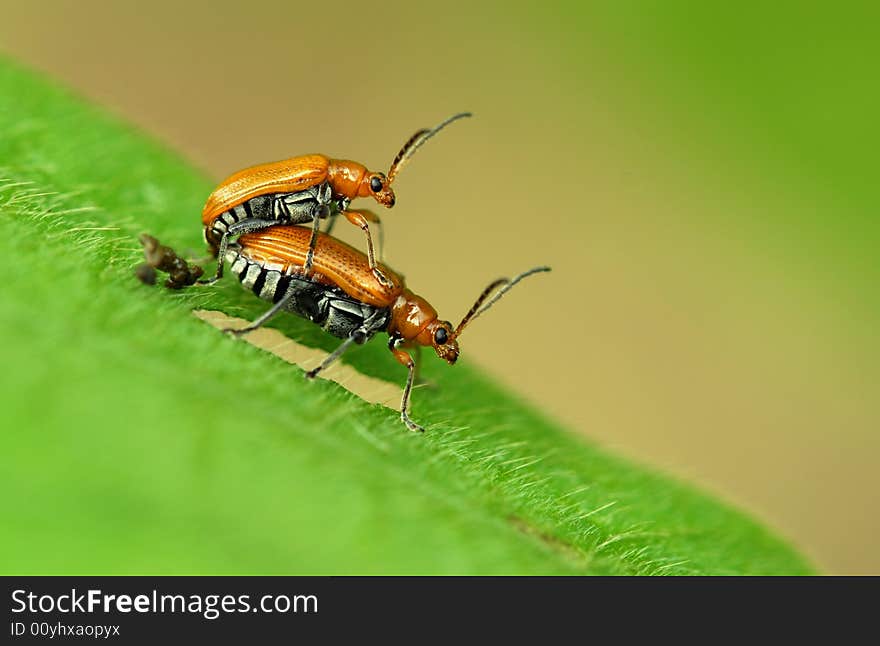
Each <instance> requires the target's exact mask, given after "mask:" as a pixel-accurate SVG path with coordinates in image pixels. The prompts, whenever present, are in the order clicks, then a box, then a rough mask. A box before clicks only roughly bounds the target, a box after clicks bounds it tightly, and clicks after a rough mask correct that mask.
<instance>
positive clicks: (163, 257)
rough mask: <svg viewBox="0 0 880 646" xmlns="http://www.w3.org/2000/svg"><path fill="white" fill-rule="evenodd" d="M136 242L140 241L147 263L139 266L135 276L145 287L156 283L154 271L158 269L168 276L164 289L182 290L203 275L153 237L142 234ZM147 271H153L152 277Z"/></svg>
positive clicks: (197, 268) (198, 268)
mask: <svg viewBox="0 0 880 646" xmlns="http://www.w3.org/2000/svg"><path fill="white" fill-rule="evenodd" d="M138 240H140V243H141V244H142V245H143V247H144V258H146V261H147V262H146V264H143V265H139V266H138V267H137V269H135V275H136V276H137V277H138V278H139V279H140V280H141V282H143V283H146V284H147V285H154V284H155V283H156V272H155V270H156V269H158V270H159V271H164V272H165V273H167V274H168V280H166V281H165V287H167V288H169V289H182V288H184V287H187V286H188V285H192V284H193V283H195V282H196V281H197V280H198V279H199V278H200V277H201V275H202V274H203V273H204V270H203V269H202V268H201V267H199V266H198V265H191V264H189V263H188V262H187V261H186V260H184V259H183V258H181V257H180V256H179V255H177V252H176V251H174V249H172V248H171V247H166V246H165V245H163V244H161V243H160V242H159V241H158V240H157V239H156V238H154V237H153V236H151V235H149V234H147V233H142V234H141V235H140V237H139V238H138ZM149 270H153V271H152V275H150V272H149Z"/></svg>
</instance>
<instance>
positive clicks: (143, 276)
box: [134, 262, 156, 285]
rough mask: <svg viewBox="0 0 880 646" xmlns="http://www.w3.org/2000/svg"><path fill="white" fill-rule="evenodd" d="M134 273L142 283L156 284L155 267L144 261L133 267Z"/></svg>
mask: <svg viewBox="0 0 880 646" xmlns="http://www.w3.org/2000/svg"><path fill="white" fill-rule="evenodd" d="M134 275H135V276H137V277H138V280H139V281H141V282H142V283H143V284H144V285H155V284H156V268H155V267H153V266H152V265H149V264H147V263H145V262H143V263H141V264H139V265H138V266H137V267H135V269H134Z"/></svg>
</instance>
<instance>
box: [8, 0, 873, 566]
mask: <svg viewBox="0 0 880 646" xmlns="http://www.w3.org/2000/svg"><path fill="white" fill-rule="evenodd" d="M692 4H693V3H674V2H665V3H650V2H641V3H587V4H584V3H540V4H534V5H520V4H513V5H512V4H509V3H497V4H494V3H473V2H470V3H454V2H453V3H443V4H442V5H436V4H430V5H429V4H427V3H420V4H417V3H395V2H391V3H381V4H376V5H369V4H365V3H344V2H337V3H333V4H332V6H331V5H323V4H319V3H308V4H306V3H297V2H273V1H269V0H253V1H251V2H247V3H232V2H210V3H208V2H205V3H181V2H166V1H164V0H161V1H156V2H151V3H149V5H143V4H141V5H139V6H137V7H136V6H135V5H134V3H131V4H128V3H117V2H110V1H109V0H103V1H94V2H89V1H80V2H73V1H70V2H47V3H41V4H40V5H37V4H31V5H26V4H24V3H21V4H20V5H19V6H9V7H5V8H4V16H3V20H2V22H0V49H2V50H3V51H4V52H6V53H9V54H11V55H13V56H15V57H17V58H18V59H20V60H22V61H24V62H25V63H28V64H30V65H31V66H34V67H36V68H38V69H42V70H45V71H47V72H48V73H50V74H51V75H53V76H55V77H56V78H59V79H61V80H63V81H64V82H66V83H67V84H69V85H70V86H72V87H74V88H76V89H77V90H78V91H79V92H81V93H82V94H84V95H86V96H88V97H91V98H93V99H95V100H96V101H98V102H99V103H102V104H103V105H105V106H107V107H109V108H110V109H111V110H113V111H115V112H117V113H118V114H121V115H124V116H125V117H126V118H128V119H130V120H132V121H134V122H135V123H137V124H139V125H140V126H141V127H143V128H144V129H146V130H147V131H149V132H151V133H153V134H154V135H155V136H157V137H159V138H160V139H162V140H164V141H165V142H167V143H168V145H169V146H171V147H173V148H175V149H177V150H180V151H181V152H182V153H183V154H184V155H185V156H187V157H188V158H189V159H191V160H192V161H194V162H195V163H196V164H197V165H199V166H201V167H202V168H204V169H205V171H206V173H208V174H210V175H211V176H213V177H215V178H217V179H218V180H219V179H220V178H222V177H223V176H225V175H226V174H228V173H230V172H232V171H234V170H237V169H238V168H241V167H243V166H247V165H250V164H253V163H257V162H261V161H268V160H274V159H279V158H283V157H286V156H291V155H297V154H305V153H309V152H323V153H326V154H329V155H333V156H341V157H349V158H352V159H357V160H359V161H362V162H364V163H366V164H367V165H368V166H370V167H371V168H373V169H375V170H386V169H387V165H388V163H389V162H390V160H391V158H392V157H393V155H394V153H395V152H396V151H397V149H398V147H399V146H400V144H401V143H402V142H403V141H404V140H405V139H406V138H407V137H408V136H409V135H410V134H411V133H412V132H413V131H414V130H415V129H417V128H419V127H422V126H428V125H432V124H434V123H436V122H437V121H439V120H440V119H442V118H443V117H445V116H447V115H448V114H451V113H453V112H457V111H460V110H471V111H473V112H474V113H475V118H474V119H472V120H469V121H465V122H462V123H459V124H456V125H455V126H454V127H452V128H450V130H449V131H448V132H445V133H444V134H443V135H442V136H441V137H438V138H437V139H436V140H434V141H432V142H431V143H430V144H428V145H427V146H425V148H424V149H422V151H420V153H419V155H418V156H417V157H416V158H415V159H414V161H413V162H412V163H411V164H410V165H409V166H408V167H407V168H406V169H405V170H404V171H403V172H402V174H401V176H400V178H399V180H398V181H397V183H396V190H397V194H398V204H397V206H396V207H395V208H394V209H393V210H392V211H383V212H382V213H381V215H382V216H383V218H384V222H385V224H386V227H387V229H386V232H387V246H386V257H387V260H388V261H389V264H391V265H392V266H394V267H397V268H399V269H401V270H402V271H403V272H404V273H405V274H406V277H407V281H408V283H409V285H410V286H411V287H412V288H413V289H415V290H416V291H418V292H419V293H421V294H423V295H424V296H426V297H427V298H428V299H429V300H430V301H431V302H432V303H433V304H434V305H435V306H436V307H437V309H438V310H439V311H440V313H441V315H442V316H444V317H446V318H449V319H452V320H457V319H458V318H459V317H460V316H461V315H462V314H463V313H464V312H465V311H466V308H467V307H468V306H469V305H470V303H471V302H472V300H473V298H474V297H475V296H476V294H477V293H478V292H479V291H480V289H481V288H482V287H483V286H484V285H485V284H486V283H487V282H488V281H489V280H490V279H492V278H495V277H497V276H499V275H509V274H511V273H514V272H517V271H520V270H522V269H525V268H527V267H530V266H533V265H536V264H545V263H546V264H550V265H552V266H553V268H554V273H553V274H552V275H551V276H550V277H549V279H547V280H542V282H541V285H542V289H540V290H530V291H529V294H528V298H526V297H524V296H522V295H521V297H519V298H518V297H517V296H516V295H515V294H513V295H511V296H510V298H509V299H508V300H507V301H506V302H505V303H504V304H503V305H502V306H499V308H498V309H497V310H496V311H494V312H493V313H492V315H491V316H489V315H487V316H486V317H485V318H484V319H483V320H481V321H480V322H479V323H478V324H475V325H474V326H473V327H472V328H470V329H469V330H468V332H467V334H466V335H465V336H464V338H463V341H462V351H463V353H464V355H465V356H466V357H469V358H470V359H473V360H476V361H477V362H479V363H480V364H481V365H482V366H484V367H485V368H486V369H487V370H488V371H489V372H491V373H492V374H494V375H496V376H497V377H498V378H499V379H500V380H501V381H503V382H505V383H507V384H508V385H509V386H511V387H513V388H514V389H516V391H517V392H519V393H521V394H522V395H523V397H526V398H528V399H530V400H532V401H534V402H537V403H539V404H540V405H541V406H542V407H543V408H544V409H545V410H547V411H549V412H550V413H551V414H553V415H554V416H556V417H557V418H559V419H560V420H562V421H564V422H566V423H568V424H569V425H570V426H571V427H572V428H575V429H578V430H580V431H581V432H583V433H585V434H587V435H589V436H591V437H592V438H595V439H597V440H599V441H600V442H602V443H603V444H605V445H606V446H608V447H610V448H612V449H614V450H617V451H619V452H623V453H625V454H628V455H631V456H635V457H637V458H639V459H641V460H643V461H648V462H651V463H653V464H655V465H658V466H661V467H663V468H665V469H667V470H669V471H672V472H674V473H677V474H679V475H681V476H683V477H686V478H689V479H694V480H696V481H698V482H700V483H703V484H704V485H706V486H708V487H709V488H710V489H712V490H714V491H715V492H717V493H719V494H721V495H722V496H724V497H726V498H728V499H731V500H734V501H735V502H737V503H738V504H740V505H743V506H745V507H747V508H749V509H751V510H753V511H754V512H756V513H757V514H758V515H759V516H761V517H762V518H763V519H765V520H766V521H767V522H768V523H769V524H770V525H772V526H774V527H776V528H777V529H779V530H780V531H781V532H782V533H783V534H785V535H787V536H789V537H791V538H792V539H793V540H794V541H795V542H796V543H797V544H798V545H799V546H801V548H802V549H804V550H805V551H806V552H807V553H808V554H809V555H811V556H812V557H813V558H814V559H815V561H816V562H817V563H818V564H819V566H820V567H821V568H823V569H824V570H825V571H828V572H847V573H868V572H871V573H880V555H878V554H877V551H876V548H875V546H876V534H877V530H878V526H880V521H878V515H877V513H876V498H877V494H878V489H880V475H878V470H877V466H878V456H880V437H878V429H880V412H878V407H880V405H878V402H880V367H878V365H880V364H878V359H880V347H878V342H877V329H878V322H880V290H878V288H877V285H878V278H880V267H878V242H880V235H878V234H880V223H878V203H880V200H878V198H880V195H878V193H880V190H878V186H880V182H878V179H880V178H878V171H877V167H878V165H877V151H878V149H880V125H878V119H877V115H878V114H880V89H878V84H877V69H878V61H880V45H878V39H877V28H876V25H877V24H878V18H880V15H878V11H877V10H874V9H867V8H862V7H861V6H860V5H854V6H852V7H846V6H845V5H844V4H840V3H838V4H836V5H835V6H834V8H833V9H825V10H822V11H821V12H819V11H817V10H814V9H805V8H803V7H802V6H801V5H800V4H797V3H792V4H786V3H779V4H774V5H773V7H772V8H768V7H766V6H763V5H761V4H759V3H754V4H738V5H736V6H733V7H727V8H725V9H721V8H719V7H720V5H719V6H709V5H708V4H707V5H703V6H700V7H694V6H691V5H692ZM180 217H181V218H188V219H190V220H191V221H192V222H193V226H194V227H197V226H198V217H199V214H198V213H193V212H181V214H180ZM342 226H344V225H340V227H342ZM156 233H157V234H160V233H161V232H156ZM358 235H359V234H356V233H355V232H351V231H346V232H345V237H346V239H348V240H351V241H354V242H355V243H356V244H361V242H360V240H359V238H358Z"/></svg>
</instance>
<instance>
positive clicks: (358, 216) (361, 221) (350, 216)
mask: <svg viewBox="0 0 880 646" xmlns="http://www.w3.org/2000/svg"><path fill="white" fill-rule="evenodd" d="M343 215H345V217H346V219H347V220H348V221H349V222H351V223H352V224H353V225H355V226H356V227H360V228H361V231H363V232H364V235H365V236H366V237H367V258H368V261H369V263H370V270H371V271H372V272H373V276H375V277H376V280H378V281H379V284H380V285H382V286H383V287H386V288H390V287H393V283H392V282H391V281H390V280H388V278H387V277H386V276H385V274H383V273H382V270H381V269H379V267H378V266H376V254H375V253H374V252H373V237H372V236H371V235H370V224H369V222H368V221H367V220H368V218H375V219H376V220H378V217H377V216H376V215H375V214H373V213H369V211H367V212H366V213H361V212H360V211H345V212H344V213H343Z"/></svg>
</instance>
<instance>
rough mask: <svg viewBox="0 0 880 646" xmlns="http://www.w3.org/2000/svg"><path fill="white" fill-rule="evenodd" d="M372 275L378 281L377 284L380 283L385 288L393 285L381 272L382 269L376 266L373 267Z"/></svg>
mask: <svg viewBox="0 0 880 646" xmlns="http://www.w3.org/2000/svg"><path fill="white" fill-rule="evenodd" d="M373 276H375V277H376V280H378V281H379V284H380V285H382V287H384V288H385V289H391V288H392V287H394V283H393V282H391V280H390V279H389V278H388V277H387V276H386V275H385V274H383V273H382V270H381V269H379V268H378V267H373Z"/></svg>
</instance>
